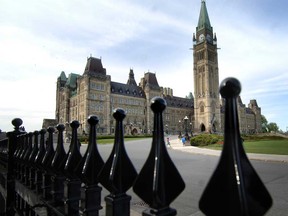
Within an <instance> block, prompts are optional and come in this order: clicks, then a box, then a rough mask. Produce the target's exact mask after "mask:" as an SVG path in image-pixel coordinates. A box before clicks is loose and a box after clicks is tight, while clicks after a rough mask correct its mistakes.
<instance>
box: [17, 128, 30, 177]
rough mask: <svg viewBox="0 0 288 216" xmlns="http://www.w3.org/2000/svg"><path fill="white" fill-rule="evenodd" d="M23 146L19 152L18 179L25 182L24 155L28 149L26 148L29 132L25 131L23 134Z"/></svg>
mask: <svg viewBox="0 0 288 216" xmlns="http://www.w3.org/2000/svg"><path fill="white" fill-rule="evenodd" d="M23 144H24V148H23V151H22V152H21V155H20V178H19V180H20V181H21V182H25V168H26V166H25V160H24V158H25V155H26V152H27V151H28V148H29V134H28V133H26V134H25V135H24V142H23Z"/></svg>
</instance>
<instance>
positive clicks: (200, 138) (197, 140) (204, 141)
mask: <svg viewBox="0 0 288 216" xmlns="http://www.w3.org/2000/svg"><path fill="white" fill-rule="evenodd" d="M217 142H223V136H220V135H216V134H200V135H197V136H194V137H191V139H190V144H191V145H192V146H207V145H211V144H215V143H217Z"/></svg>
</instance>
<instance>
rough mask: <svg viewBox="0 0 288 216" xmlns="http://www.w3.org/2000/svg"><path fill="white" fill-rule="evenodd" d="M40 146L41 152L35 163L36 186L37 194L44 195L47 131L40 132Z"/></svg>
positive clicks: (39, 151)
mask: <svg viewBox="0 0 288 216" xmlns="http://www.w3.org/2000/svg"><path fill="white" fill-rule="evenodd" d="M39 133H40V146H39V150H38V153H37V155H36V157H35V160H34V163H35V167H36V168H37V169H36V173H35V186H36V192H37V193H38V194H40V193H42V191H43V190H42V182H43V181H42V180H43V178H42V175H43V166H42V160H43V158H44V155H45V152H46V151H45V133H46V130H45V129H41V130H40V132H39Z"/></svg>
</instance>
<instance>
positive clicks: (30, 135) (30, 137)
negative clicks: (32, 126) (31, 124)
mask: <svg viewBox="0 0 288 216" xmlns="http://www.w3.org/2000/svg"><path fill="white" fill-rule="evenodd" d="M32 140H33V133H32V132H29V133H28V148H27V149H26V152H25V155H24V158H23V160H24V184H25V185H29V176H30V163H29V157H30V155H31V153H32Z"/></svg>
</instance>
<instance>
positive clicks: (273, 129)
mask: <svg viewBox="0 0 288 216" xmlns="http://www.w3.org/2000/svg"><path fill="white" fill-rule="evenodd" d="M267 128H268V131H269V132H278V131H279V127H278V125H277V124H276V123H275V122H270V123H269V124H268V125H267Z"/></svg>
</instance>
